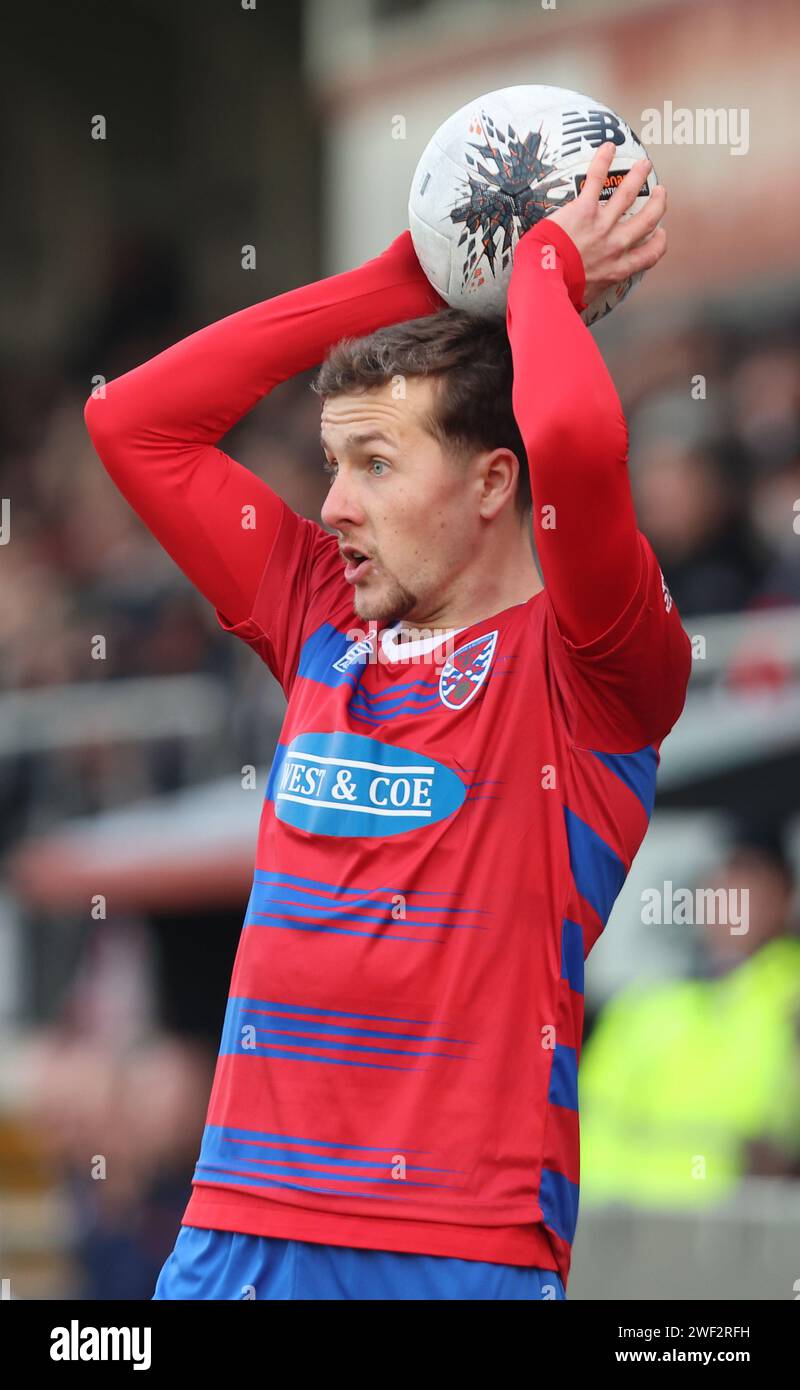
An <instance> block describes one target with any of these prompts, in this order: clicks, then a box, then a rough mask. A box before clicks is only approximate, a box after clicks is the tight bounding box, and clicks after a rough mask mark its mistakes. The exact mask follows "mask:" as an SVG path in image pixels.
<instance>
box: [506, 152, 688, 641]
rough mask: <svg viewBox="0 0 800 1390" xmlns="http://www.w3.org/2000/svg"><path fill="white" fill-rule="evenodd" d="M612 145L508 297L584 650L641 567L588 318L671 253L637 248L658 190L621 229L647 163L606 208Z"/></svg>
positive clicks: (551, 568)
mask: <svg viewBox="0 0 800 1390" xmlns="http://www.w3.org/2000/svg"><path fill="white" fill-rule="evenodd" d="M613 149H614V147H613V146H610V147H603V149H601V150H600V151H598V154H597V156H596V157H595V160H594V161H593V164H592V167H591V169H590V171H589V174H588V175H587V178H586V181H585V184H584V188H583V190H582V192H581V195H580V197H579V198H577V199H576V200H575V202H574V203H571V204H569V205H568V206H567V208H564V209H562V210H561V211H559V212H557V213H554V214H553V215H552V216H551V217H548V218H547V219H546V220H543V221H541V222H539V223H538V224H537V225H536V226H535V227H533V228H532V229H531V230H530V231H529V232H526V233H525V235H524V236H523V237H522V238H521V240H520V242H519V244H518V246H517V248H516V251H515V254H514V268H513V272H512V276H511V284H510V288H509V297H508V313H507V326H508V334H509V340H510V342H511V350H512V356H513V361H514V393H513V401H514V414H515V416H516V419H517V423H518V425H519V427H520V433H521V434H522V438H523V440H524V443H525V448H526V451H527V455H528V464H529V467H530V473H531V492H532V496H533V523H534V530H535V537H536V544H537V550H538V554H539V560H540V564H541V568H542V578H543V579H544V583H545V587H546V589H547V590H548V592H549V595H550V600H551V602H552V605H553V609H554V611H555V614H556V617H557V620H558V624H559V628H560V630H561V632H562V634H563V635H564V636H565V637H567V638H569V639H570V640H571V641H572V642H574V643H575V644H578V645H582V644H585V643H588V642H590V641H592V640H593V639H594V638H596V637H598V636H600V634H602V633H603V632H605V631H606V629H607V628H609V627H610V626H611V625H612V623H613V622H614V621H615V619H616V618H618V617H619V615H620V614H621V613H622V612H623V610H624V609H625V606H626V604H627V603H628V602H629V600H630V599H631V598H632V596H633V594H634V592H635V590H636V586H637V582H638V579H639V573H640V564H641V555H640V547H639V538H638V532H637V524H636V515H635V512H634V508H633V500H632V497H631V489H630V482H629V479H628V470H627V457H628V431H627V426H626V423H625V417H624V415H623V411H622V406H621V404H620V400H619V397H618V395H617V392H616V389H615V387H614V383H613V381H612V379H611V376H610V375H609V372H608V369H607V368H606V365H605V363H604V361H603V358H602V356H601V354H600V350H599V348H598V347H597V344H596V343H595V341H594V338H593V337H592V334H591V333H590V332H589V329H588V328H587V327H586V325H585V324H584V322H583V320H582V319H581V317H580V314H579V312H578V310H580V309H582V308H585V303H588V302H590V301H591V299H593V298H594V296H595V295H596V294H597V293H599V292H600V291H601V290H602V289H605V288H607V287H608V286H609V285H611V284H614V283H617V282H619V281H620V280H623V279H625V278H627V276H628V275H630V274H631V273H632V271H633V270H638V269H643V268H645V267H646V266H649V265H652V264H655V261H656V260H657V259H659V257H660V255H662V254H663V250H664V243H663V240H662V238H663V233H661V232H660V231H657V232H655V234H654V236H653V237H652V238H651V239H650V241H648V242H647V244H646V245H645V246H642V247H640V248H639V250H638V251H636V250H634V251H631V250H630V249H629V248H630V247H631V246H633V245H634V244H635V242H636V241H637V240H639V239H641V238H643V237H645V236H646V235H647V233H648V232H651V231H653V228H654V227H655V225H656V222H657V220H658V218H660V217H661V216H662V214H663V211H664V198H663V193H659V190H658V188H657V189H656V190H655V192H654V193H653V195H652V196H651V199H650V203H649V205H648V207H647V208H646V209H645V210H644V211H642V212H640V213H638V214H637V215H636V216H635V217H632V218H630V219H629V220H628V221H626V222H623V223H621V224H620V223H619V222H618V218H619V216H620V213H621V211H622V210H624V208H625V207H627V206H630V204H631V202H632V201H633V199H634V198H635V196H636V191H637V189H638V188H639V187H640V186H641V182H642V178H643V177H644V176H646V171H647V164H646V163H642V162H639V163H638V164H637V165H636V166H634V169H633V170H632V171H631V173H630V175H629V176H628V178H627V179H626V180H625V181H623V183H622V184H621V185H620V187H619V189H618V190H617V192H616V193H615V194H614V196H613V197H612V198H611V199H609V201H608V203H607V204H606V205H605V207H603V206H601V204H600V201H599V197H600V188H601V187H602V182H603V179H604V177H605V174H606V172H607V168H608V165H610V162H611V158H612V157H613ZM604 151H605V153H604ZM615 199H616V200H618V201H617V202H616V203H615Z"/></svg>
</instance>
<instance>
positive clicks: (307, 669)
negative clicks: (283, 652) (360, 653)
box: [297, 623, 364, 686]
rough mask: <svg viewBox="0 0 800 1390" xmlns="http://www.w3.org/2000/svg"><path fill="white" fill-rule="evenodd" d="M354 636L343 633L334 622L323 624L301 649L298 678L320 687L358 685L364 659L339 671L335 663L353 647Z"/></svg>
mask: <svg viewBox="0 0 800 1390" xmlns="http://www.w3.org/2000/svg"><path fill="white" fill-rule="evenodd" d="M352 646H353V639H352V637H348V636H347V633H346V632H340V631H339V630H338V628H335V627H333V625H332V624H331V623H322V624H321V625H320V627H318V628H317V629H316V631H315V632H312V633H311V636H310V637H307V638H306V640H305V642H304V643H303V645H302V647H301V649H300V660H299V662H298V666H297V674H298V676H305V677H306V679H307V680H312V681H318V682H319V684H320V685H328V686H337V685H355V684H357V682H358V680H359V677H360V675H361V672H362V671H363V668H364V662H363V660H358V661H355V662H353V664H352V665H350V666H347V667H346V668H345V669H344V670H339V671H337V669H336V667H335V666H334V662H336V661H340V660H341V658H342V657H343V656H344V655H345V653H346V652H347V651H348V649H349V648H350V647H352Z"/></svg>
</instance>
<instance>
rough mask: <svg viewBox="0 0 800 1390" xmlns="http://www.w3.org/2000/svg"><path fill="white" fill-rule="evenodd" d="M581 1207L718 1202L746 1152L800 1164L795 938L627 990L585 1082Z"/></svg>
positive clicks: (606, 1014)
mask: <svg viewBox="0 0 800 1390" xmlns="http://www.w3.org/2000/svg"><path fill="white" fill-rule="evenodd" d="M579 1095H580V1115H581V1203H582V1205H587V1204H596V1203H599V1202H604V1201H610V1200H615V1201H625V1202H630V1203H633V1204H637V1205H647V1206H679V1205H680V1206H684V1205H690V1204H695V1205H700V1204H703V1203H711V1202H714V1201H719V1200H721V1199H723V1198H725V1197H726V1196H728V1195H729V1193H730V1192H731V1191H732V1190H733V1188H734V1187H735V1185H736V1183H737V1181H738V1180H739V1178H740V1177H741V1176H742V1175H743V1157H744V1144H745V1142H746V1141H747V1140H748V1139H768V1140H770V1141H771V1142H772V1143H773V1144H775V1145H777V1146H779V1147H780V1148H782V1149H784V1150H786V1151H787V1152H788V1153H790V1154H795V1155H800V938H797V937H780V938H776V939H775V940H773V941H771V942H768V943H767V944H766V945H765V946H763V947H762V948H761V949H760V950H759V951H757V952H756V953H755V954H754V955H753V956H751V957H750V958H749V959H747V960H746V961H744V962H743V963H742V964H741V965H740V966H737V967H736V968H735V969H734V970H732V971H730V972H729V973H728V974H727V975H725V976H723V977H721V978H718V979H713V980H677V981H672V982H670V983H668V984H664V985H660V986H656V987H645V986H642V987H635V988H631V989H627V990H625V991H623V993H622V994H620V995H618V996H617V997H616V998H615V999H613V1000H612V1001H611V1002H610V1003H609V1004H608V1005H607V1006H606V1008H605V1009H604V1010H603V1011H602V1013H601V1014H600V1017H599V1019H598V1021H597V1024H596V1025H595V1029H594V1031H593V1033H592V1034H591V1036H590V1037H589V1039H588V1040H587V1042H586V1044H585V1047H584V1049H583V1055H582V1058H581V1066H580V1076H579Z"/></svg>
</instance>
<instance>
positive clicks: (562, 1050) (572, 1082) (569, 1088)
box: [547, 1043, 578, 1110]
mask: <svg viewBox="0 0 800 1390" xmlns="http://www.w3.org/2000/svg"><path fill="white" fill-rule="evenodd" d="M547 1099H548V1101H549V1102H550V1104H551V1105H563V1106H566V1108H567V1109H568V1110H577V1109H578V1054H577V1052H576V1051H575V1048H574V1047H566V1046H565V1045H564V1044H563V1043H556V1048H555V1052H554V1053H553V1064H552V1066H551V1068H550V1087H549V1090H548V1092H547Z"/></svg>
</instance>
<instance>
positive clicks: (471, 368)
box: [311, 308, 531, 520]
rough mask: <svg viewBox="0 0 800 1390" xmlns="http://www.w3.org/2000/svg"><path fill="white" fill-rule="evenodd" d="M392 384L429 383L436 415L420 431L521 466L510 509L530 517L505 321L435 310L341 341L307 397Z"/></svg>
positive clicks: (467, 450) (444, 443)
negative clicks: (504, 455)
mask: <svg viewBox="0 0 800 1390" xmlns="http://www.w3.org/2000/svg"><path fill="white" fill-rule="evenodd" d="M396 376H423V377H431V378H433V380H434V382H435V397H436V407H435V415H434V416H433V417H431V418H429V419H428V420H426V421H425V422H424V423H425V427H426V429H427V430H428V431H429V433H430V434H432V435H433V436H434V438H436V439H438V440H439V443H440V444H441V445H442V446H443V447H449V448H451V449H455V450H456V451H457V452H459V453H461V454H462V455H466V454H467V453H472V452H475V451H477V450H480V449H501V448H502V449H510V450H511V452H512V453H513V454H515V455H516V458H517V462H518V463H519V477H518V481H517V490H516V495H515V499H514V500H515V506H516V510H517V513H518V514H519V517H520V519H521V520H522V519H523V518H525V517H527V516H528V515H529V513H530V510H531V488H530V477H529V474H528V458H527V454H526V452H525V445H524V444H523V442H522V436H521V435H520V432H519V427H518V425H517V422H516V420H515V418H514V411H513V408H512V400H511V387H512V382H513V363H512V358H511V345H510V343H509V341H508V334H507V332H506V324H505V319H504V318H502V317H500V316H498V315H492V316H488V315H484V314H473V313H465V311H464V310H463V309H450V308H446V309H440V310H439V311H438V313H435V314H429V315H427V316H426V317H425V318H421V319H409V320H408V321H407V322H406V323H397V324H393V325H391V326H390V327H388V328H378V329H376V331H375V332H374V333H370V334H368V336H366V337H364V338H342V339H341V341H340V342H338V343H336V344H335V345H334V347H332V348H331V350H330V352H329V353H328V356H327V357H326V359H325V361H324V362H323V364H322V366H321V367H320V369H319V372H318V373H317V376H316V377H315V379H314V380H313V381H312V383H311V389H312V391H315V392H316V393H317V395H318V396H321V397H322V398H323V400H324V399H326V398H327V397H329V396H341V395H344V394H346V393H349V392H358V391H366V390H369V389H370V388H371V387H376V386H384V385H387V384H388V383H389V382H390V381H391V380H392V378H393V377H396Z"/></svg>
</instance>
